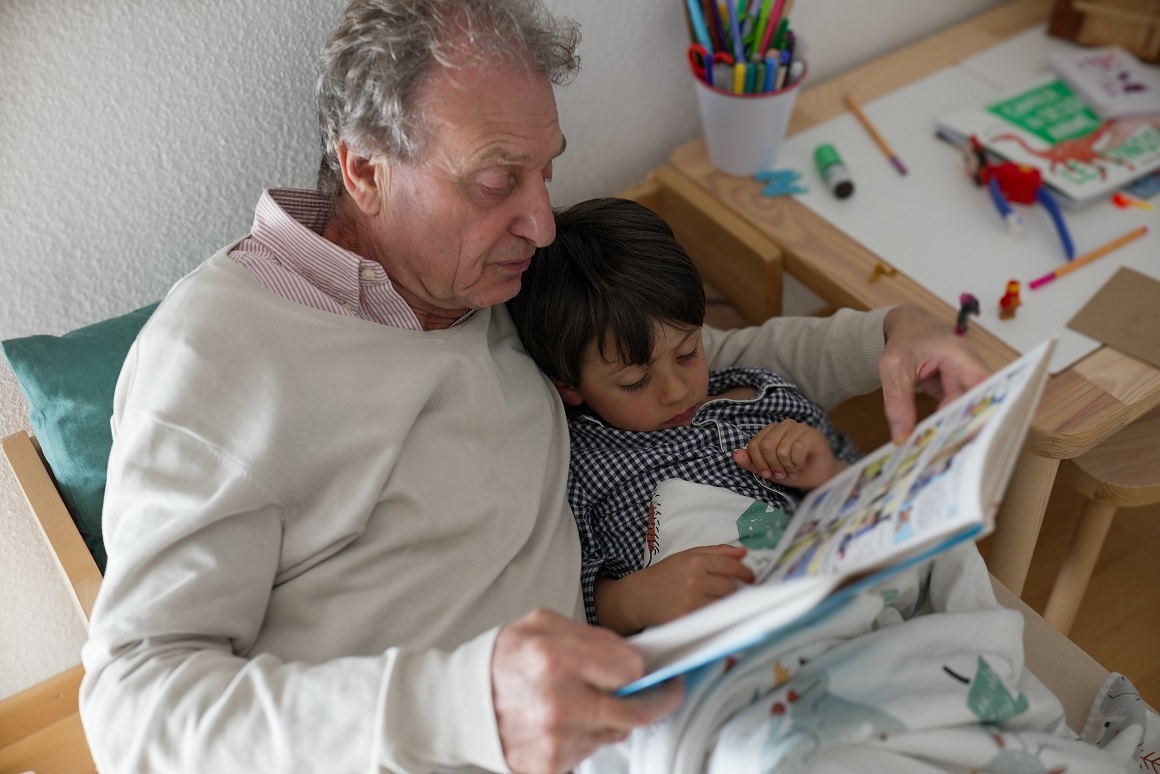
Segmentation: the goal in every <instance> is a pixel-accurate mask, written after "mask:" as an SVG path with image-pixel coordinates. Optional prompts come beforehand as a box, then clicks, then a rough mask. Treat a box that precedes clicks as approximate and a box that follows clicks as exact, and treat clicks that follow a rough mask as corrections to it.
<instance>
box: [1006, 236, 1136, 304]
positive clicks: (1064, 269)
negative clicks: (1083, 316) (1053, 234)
mask: <svg viewBox="0 0 1160 774" xmlns="http://www.w3.org/2000/svg"><path fill="white" fill-rule="evenodd" d="M1147 233H1148V227H1147V226H1140V227H1139V228H1137V229H1133V230H1132V231H1129V232H1128V233H1127V234H1124V235H1123V236H1119V237H1116V238H1115V239H1113V240H1112V241H1111V242H1108V243H1107V244H1106V245H1103V246H1101V247H1097V248H1096V249H1095V250H1092V251H1091V252H1090V253H1085V254H1084V255H1081V256H1080V257H1079V258H1076V259H1075V260H1074V261H1072V262H1071V263H1066V264H1064V265H1063V266H1060V267H1059V268H1058V269H1056V270H1055V271H1053V272H1050V273H1048V274H1044V275H1043V276H1042V277H1040V278H1039V279H1033V280H1031V281H1030V282H1028V283H1027V286H1028V287H1030V288H1031V289H1032V290H1034V289H1035V288H1038V287H1042V286H1044V285H1046V284H1047V283H1048V282H1051V281H1052V280H1053V279H1055V278H1056V277H1062V276H1063V275H1064V274H1067V273H1068V272H1070V271H1075V270H1076V269H1078V268H1079V267H1080V266H1083V265H1085V264H1089V263H1091V262H1092V261H1094V260H1095V259H1096V258H1102V257H1104V256H1105V255H1107V254H1108V253H1110V252H1111V251H1112V250H1115V249H1116V248H1119V247H1123V246H1124V245H1126V244H1128V243H1129V242H1131V241H1132V240H1134V239H1139V238H1140V237H1142V236H1144V235H1145V234H1147Z"/></svg>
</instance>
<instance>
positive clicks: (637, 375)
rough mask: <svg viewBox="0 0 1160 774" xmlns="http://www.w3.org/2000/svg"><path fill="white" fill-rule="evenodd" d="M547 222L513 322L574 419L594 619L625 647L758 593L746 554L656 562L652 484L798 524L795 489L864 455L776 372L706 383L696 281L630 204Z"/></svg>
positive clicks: (667, 232)
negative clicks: (725, 599) (732, 495)
mask: <svg viewBox="0 0 1160 774" xmlns="http://www.w3.org/2000/svg"><path fill="white" fill-rule="evenodd" d="M555 215H556V240H555V242H553V243H552V244H551V245H550V246H548V247H546V248H543V249H541V250H539V251H538V252H537V254H536V256H535V257H534V258H533V259H532V265H531V268H529V269H528V270H527V271H526V272H525V273H524V275H523V280H522V282H523V284H522V288H521V290H520V293H519V294H518V295H517V296H516V297H515V298H514V299H512V300H511V301H509V302H508V310H509V312H510V313H511V316H512V319H513V321H514V322H515V325H516V329H517V331H518V332H519V335H520V339H521V340H522V342H523V344H524V347H525V349H526V350H527V352H528V354H529V355H530V356H531V357H532V359H534V360H535V361H536V364H537V365H538V366H539V367H540V369H541V370H542V371H543V372H544V373H545V374H546V375H547V376H548V377H549V378H551V380H552V382H553V384H555V385H556V388H557V389H558V390H559V392H560V395H561V397H562V398H563V400H564V403H565V405H566V407H567V409H568V411H569V415H570V422H569V432H570V434H571V443H572V450H571V454H572V456H571V465H570V471H569V482H568V492H569V501H570V505H571V507H572V511H573V513H574V515H575V517H576V522H577V525H578V527H579V531H580V540H581V545H582V551H583V562H582V569H581V583H582V586H583V592H584V601H585V608H586V611H587V614H588V620H589V622H590V623H593V624H599V625H601V626H605V627H608V628H610V629H613V630H615V631H618V632H620V633H621V634H630V633H633V632H636V631H639V630H641V629H642V628H644V627H646V626H651V625H655V624H658V623H662V622H664V621H667V620H671V619H673V618H676V617H677V616H679V615H682V614H684V613H686V612H689V611H690V610H693V609H695V608H697V607H701V606H702V605H705V604H707V603H708V602H710V601H712V600H713V599H716V598H718V597H722V596H725V595H726V594H729V593H730V592H732V591H733V590H734V589H735V588H736V584H737V582H738V581H741V582H752V581H753V579H754V577H753V574H752V572H751V571H750V570H749V568H747V567H746V565H745V564H744V563H743V562H742V558H743V557H744V556H745V554H746V549H745V548H742V547H740V546H734V545H713V546H700V547H695V548H690V549H687V550H684V551H680V552H678V553H675V554H672V555H670V556H667V557H666V558H664V559H662V560H660V561H659V562H650V561H649V551H648V550H643V551H642V550H641V547H642V546H645V545H646V542H647V544H648V545H649V546H650V547H651V542H648V541H650V540H651V538H652V536H653V535H652V532H651V531H652V529H653V525H654V524H653V520H652V514H651V513H650V501H651V498H652V493H653V490H654V489H655V488H656V487H657V485H658V484H659V483H661V482H662V481H665V480H667V479H674V478H675V479H684V480H686V481H692V482H695V483H697V484H709V485H713V486H717V487H724V488H726V489H730V490H732V491H734V492H736V493H737V494H740V495H744V496H746V497H750V498H754V499H757V500H761V501H764V502H765V503H768V504H769V505H772V506H774V507H775V508H777V509H780V510H781V511H783V512H785V513H792V512H793V510H794V509H795V508H796V506H797V503H798V501H799V498H800V490H803V489H810V488H812V487H815V486H817V485H819V484H821V483H823V482H824V481H826V480H828V479H829V478H831V477H832V476H833V475H835V474H836V473H837V472H839V471H840V470H842V469H843V468H845V467H846V465H847V464H848V463H849V462H852V461H854V460H855V459H857V457H858V451H857V449H855V448H854V446H853V444H852V443H851V442H850V441H849V439H847V438H846V437H845V436H844V435H842V434H840V433H838V432H837V431H835V430H834V428H833V427H832V426H831V424H830V421H829V419H828V418H827V416H826V414H825V412H824V411H823V410H822V409H821V408H820V407H819V406H817V405H815V404H814V403H812V402H811V401H810V400H809V399H808V398H806V397H805V396H804V395H802V394H801V392H800V391H798V389H797V388H796V387H795V386H794V385H793V384H791V383H789V382H787V381H785V380H784V379H782V378H781V377H780V376H778V375H777V374H775V373H773V372H772V371H766V370H762V369H753V368H730V369H727V370H723V371H716V372H712V373H710V371H709V367H708V363H707V362H706V359H705V357H704V356H703V353H702V348H701V326H702V323H703V321H704V317H705V293H704V287H703V285H702V284H701V277H700V275H699V274H698V272H697V269H696V267H695V266H694V265H693V262H692V260H691V259H690V258H689V256H688V254H687V253H686V252H685V251H684V249H683V248H682V247H681V246H680V244H678V243H677V241H676V239H675V237H674V236H673V232H672V230H671V229H670V228H669V226H668V224H667V223H665V222H664V220H662V219H661V218H660V217H658V216H657V215H656V214H655V213H653V212H652V211H651V210H649V209H648V208H646V207H644V206H642V205H640V204H637V203H635V202H632V201H628V200H625V199H593V200H590V201H586V202H582V203H580V204H577V205H575V206H573V207H571V208H568V209H565V210H558V211H556V213H555ZM733 534H737V533H736V532H734V533H733ZM646 565H647V566H646Z"/></svg>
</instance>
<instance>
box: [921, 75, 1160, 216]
mask: <svg viewBox="0 0 1160 774" xmlns="http://www.w3.org/2000/svg"><path fill="white" fill-rule="evenodd" d="M1155 112H1156V114H1155V115H1147V116H1136V117H1124V118H1109V119H1103V118H1101V117H1100V116H1099V114H1097V113H1096V111H1095V110H1093V109H1092V108H1091V107H1090V106H1088V104H1087V103H1086V102H1084V100H1083V99H1082V98H1081V97H1080V96H1079V95H1078V94H1076V92H1075V91H1074V90H1073V89H1072V88H1071V86H1069V85H1068V84H1067V82H1066V81H1064V80H1063V79H1061V78H1059V77H1057V76H1055V75H1048V76H1040V77H1038V78H1036V79H1035V80H1034V81H1032V82H1030V83H1028V84H1026V85H1024V86H1023V87H1021V88H1018V89H1015V90H1013V91H1010V92H1008V93H1006V94H1004V95H1003V96H1001V97H999V98H997V99H995V100H993V101H990V102H987V103H984V104H979V105H969V106H965V107H963V108H961V109H959V110H956V111H954V112H951V113H949V114H947V115H945V116H941V117H938V118H937V119H936V123H937V126H938V130H939V131H940V133H942V134H944V135H947V136H948V137H949V139H952V140H953V141H955V142H956V143H957V144H960V145H961V144H962V143H965V142H966V139H967V138H968V137H969V136H970V135H975V136H976V137H978V139H979V141H980V142H981V143H982V144H983V146H984V147H985V148H986V149H987V151H988V152H990V153H993V154H994V155H996V156H998V157H1000V158H1002V159H1004V160H1006V161H1011V162H1014V163H1016V164H1026V165H1028V166H1032V167H1035V168H1036V169H1038V170H1039V172H1040V173H1041V174H1042V176H1043V182H1044V183H1045V184H1047V185H1048V186H1049V187H1050V188H1051V189H1052V191H1054V192H1055V193H1057V194H1058V195H1059V196H1060V197H1061V198H1062V199H1063V200H1064V202H1065V203H1067V204H1071V205H1081V204H1085V203H1087V202H1089V201H1091V200H1093V199H1095V198H1097V197H1100V196H1104V195H1108V194H1111V193H1112V192H1113V191H1116V190H1117V189H1119V188H1121V187H1123V186H1124V185H1126V184H1128V183H1130V182H1131V181H1133V180H1135V179H1137V178H1139V177H1141V176H1143V175H1146V174H1147V173H1149V172H1151V171H1152V170H1154V169H1157V168H1160V103H1157V110H1156V111H1155Z"/></svg>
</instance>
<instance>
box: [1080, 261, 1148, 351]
mask: <svg viewBox="0 0 1160 774" xmlns="http://www.w3.org/2000/svg"><path fill="white" fill-rule="evenodd" d="M1067 327H1069V328H1071V329H1072V330H1075V331H1079V332H1080V333H1083V334H1086V335H1088V336H1091V337H1092V338H1093V339H1099V340H1100V341H1102V342H1103V343H1105V344H1107V345H1108V346H1109V347H1113V348H1115V349H1118V350H1120V351H1121V352H1123V353H1124V354H1127V355H1131V356H1132V357H1135V358H1139V359H1140V360H1143V361H1144V362H1146V363H1150V364H1152V365H1154V366H1156V367H1157V368H1160V336H1157V335H1156V332H1157V331H1160V281H1157V280H1154V279H1152V278H1151V277H1149V276H1147V275H1145V274H1141V273H1140V272H1138V271H1135V270H1133V269H1129V268H1126V267H1125V268H1121V269H1120V270H1119V271H1118V272H1116V273H1115V274H1114V275H1112V278H1111V279H1109V280H1108V281H1107V282H1106V283H1104V286H1103V287H1102V288H1100V289H1099V290H1098V291H1097V292H1096V294H1095V295H1094V296H1092V298H1091V300H1090V301H1088V302H1087V303H1086V304H1084V306H1083V308H1082V309H1080V310H1079V311H1078V312H1076V314H1075V317H1072V318H1071V320H1070V321H1068V323H1067Z"/></svg>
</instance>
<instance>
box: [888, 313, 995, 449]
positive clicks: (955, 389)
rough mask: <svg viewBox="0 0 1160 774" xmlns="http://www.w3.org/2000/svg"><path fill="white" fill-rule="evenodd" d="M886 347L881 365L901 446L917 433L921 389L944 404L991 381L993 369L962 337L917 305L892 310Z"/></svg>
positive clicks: (893, 427)
mask: <svg viewBox="0 0 1160 774" xmlns="http://www.w3.org/2000/svg"><path fill="white" fill-rule="evenodd" d="M883 332H884V333H885V335H886V348H885V349H884V350H883V352H882V359H881V360H880V361H879V363H878V374H879V376H880V377H881V379H882V394H883V398H884V402H885V409H886V419H887V421H888V422H889V423H890V436H891V438H892V439H893V440H894V441H895V442H896V443H901V442H902V441H904V440H906V438H907V437H908V436H909V435H910V433H911V431H912V430H914V425H915V421H916V418H917V412H916V409H915V405H914V394H915V392H916V391H917V390H921V391H923V392H925V393H927V394H928V395H930V396H932V397H934V398H935V399H937V400H938V401H939V406H943V405H945V404H946V403H948V402H950V401H952V400H954V399H955V398H957V397H958V396H959V395H962V394H963V393H964V392H966V391H967V390H969V389H970V388H972V387H974V386H975V385H976V384H978V383H979V382H981V381H983V380H984V379H986V378H987V375H988V374H989V373H990V369H989V368H987V366H986V364H984V363H983V361H982V360H981V359H980V358H979V356H978V355H977V354H976V353H975V351H974V349H972V348H971V346H970V345H969V344H967V343H966V341H965V340H964V339H963V338H962V337H961V336H956V335H955V334H954V332H953V331H952V330H951V328H950V326H948V325H947V324H945V323H942V322H940V321H939V320H937V319H936V318H935V317H933V316H931V315H930V314H928V313H927V312H924V311H923V310H922V309H919V308H918V307H916V306H900V307H897V308H895V309H892V310H890V312H889V313H888V314H887V315H886V320H885V322H884V323H883Z"/></svg>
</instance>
